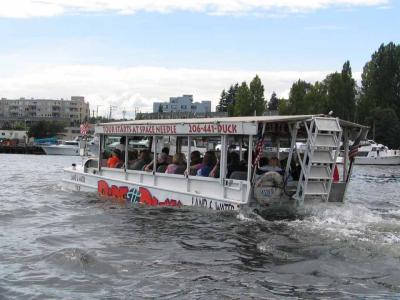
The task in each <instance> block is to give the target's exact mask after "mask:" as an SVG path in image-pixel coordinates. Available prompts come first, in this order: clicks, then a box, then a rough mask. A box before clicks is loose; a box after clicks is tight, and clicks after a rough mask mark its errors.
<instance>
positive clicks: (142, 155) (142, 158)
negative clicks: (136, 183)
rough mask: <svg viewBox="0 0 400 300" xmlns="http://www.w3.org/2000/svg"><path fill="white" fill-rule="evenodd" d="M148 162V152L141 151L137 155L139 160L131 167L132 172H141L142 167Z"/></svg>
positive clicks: (149, 159)
mask: <svg viewBox="0 0 400 300" xmlns="http://www.w3.org/2000/svg"><path fill="white" fill-rule="evenodd" d="M150 161H151V157H150V151H149V150H147V149H144V150H141V151H140V153H139V159H137V160H136V161H135V162H134V163H133V165H132V170H143V168H144V166H145V165H147V164H148V163H149V162H150Z"/></svg>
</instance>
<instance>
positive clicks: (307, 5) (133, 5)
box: [0, 0, 390, 18]
mask: <svg viewBox="0 0 400 300" xmlns="http://www.w3.org/2000/svg"><path fill="white" fill-rule="evenodd" d="M389 4H390V0H301V1H299V0H202V1H199V0H151V1H144V0H2V1H1V2H0V17H8V18H29V17H51V16H59V15H63V14H75V13H117V14H125V15H126V14H134V13H136V12H139V11H146V12H159V13H168V12H173V11H192V12H203V13H207V14H211V15H240V14H256V15H259V14H262V13H265V14H266V15H269V14H270V13H271V12H274V13H278V14H282V13H297V12H309V11H315V10H319V9H325V8H329V7H355V6H379V7H385V6H387V5H389Z"/></svg>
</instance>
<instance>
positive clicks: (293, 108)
mask: <svg viewBox="0 0 400 300" xmlns="http://www.w3.org/2000/svg"><path fill="white" fill-rule="evenodd" d="M311 87H312V85H311V84H310V83H308V82H305V81H303V80H300V79H299V80H298V81H297V82H295V83H293V85H292V87H291V89H290V93H289V102H288V113H290V114H294V115H301V114H308V113H309V111H310V105H309V103H308V102H307V98H306V96H307V94H309V93H310V91H311Z"/></svg>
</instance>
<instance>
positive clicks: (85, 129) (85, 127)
mask: <svg viewBox="0 0 400 300" xmlns="http://www.w3.org/2000/svg"><path fill="white" fill-rule="evenodd" d="M80 131H81V134H82V135H87V134H88V132H89V123H88V122H85V123H83V124H81V126H80Z"/></svg>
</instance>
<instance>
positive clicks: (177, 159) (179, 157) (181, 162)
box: [165, 153, 186, 174]
mask: <svg viewBox="0 0 400 300" xmlns="http://www.w3.org/2000/svg"><path fill="white" fill-rule="evenodd" d="M184 166H186V160H185V155H184V154H183V153H175V155H174V156H173V158H172V163H171V164H169V165H168V167H167V169H166V170H165V173H168V174H175V172H176V170H177V169H178V167H181V168H182V167H184Z"/></svg>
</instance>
